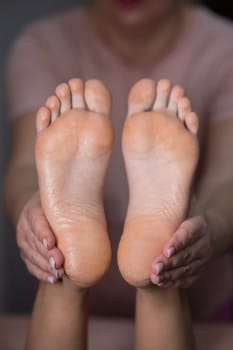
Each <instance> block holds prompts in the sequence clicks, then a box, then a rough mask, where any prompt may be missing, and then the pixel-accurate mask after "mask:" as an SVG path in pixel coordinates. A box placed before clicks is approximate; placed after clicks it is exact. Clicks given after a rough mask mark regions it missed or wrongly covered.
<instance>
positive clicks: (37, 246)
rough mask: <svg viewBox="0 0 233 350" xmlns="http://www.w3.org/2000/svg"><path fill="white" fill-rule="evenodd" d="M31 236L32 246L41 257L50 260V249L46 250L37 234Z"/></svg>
mask: <svg viewBox="0 0 233 350" xmlns="http://www.w3.org/2000/svg"><path fill="white" fill-rule="evenodd" d="M31 235H32V237H31V240H32V245H33V247H34V249H36V250H37V252H38V253H40V255H42V256H43V257H44V258H45V259H47V260H48V249H46V247H45V245H44V244H43V243H42V242H41V241H40V240H39V239H38V237H37V236H36V235H35V233H33V232H32V233H31Z"/></svg>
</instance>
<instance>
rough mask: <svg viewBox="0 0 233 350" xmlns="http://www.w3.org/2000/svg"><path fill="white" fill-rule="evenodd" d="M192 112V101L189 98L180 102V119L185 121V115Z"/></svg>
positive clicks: (184, 98)
mask: <svg viewBox="0 0 233 350" xmlns="http://www.w3.org/2000/svg"><path fill="white" fill-rule="evenodd" d="M191 110H192V107H191V103H190V100H189V99H188V98H187V97H182V98H180V99H179V101H178V117H179V118H180V120H182V121H184V119H185V115H186V114H187V113H190V112H191Z"/></svg>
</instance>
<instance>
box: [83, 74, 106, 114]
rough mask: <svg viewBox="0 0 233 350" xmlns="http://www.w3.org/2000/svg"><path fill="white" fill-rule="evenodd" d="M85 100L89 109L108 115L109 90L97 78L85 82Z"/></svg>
mask: <svg viewBox="0 0 233 350" xmlns="http://www.w3.org/2000/svg"><path fill="white" fill-rule="evenodd" d="M84 95H85V101H86V104H87V107H88V110H89V111H92V112H95V113H98V114H101V115H105V116H110V112H111V104H112V98H111V94H110V92H109V90H108V89H107V88H106V86H105V85H104V84H103V83H102V82H101V81H99V80H88V81H87V82H86V84H85V92H84Z"/></svg>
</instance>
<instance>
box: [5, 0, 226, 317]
mask: <svg viewBox="0 0 233 350" xmlns="http://www.w3.org/2000/svg"><path fill="white" fill-rule="evenodd" d="M83 3H85V1H84V0H82V1H81V0H38V1H35V0H1V3H0V113H1V118H0V179H2V178H3V174H4V171H5V168H6V163H7V159H8V157H9V144H10V133H9V127H8V125H7V112H6V107H5V103H4V65H5V61H6V57H7V53H8V49H9V47H10V45H11V43H12V40H13V39H14V38H15V36H16V35H17V33H18V32H19V30H20V29H21V28H22V26H23V25H24V24H25V23H27V22H28V21H31V20H33V19H36V18H40V17H42V16H44V15H48V14H50V13H52V12H54V11H60V10H62V9H64V8H68V7H71V6H73V5H77V4H83ZM202 3H203V4H204V5H206V6H208V7H209V8H211V9H212V10H213V11H215V12H217V13H219V14H221V15H223V16H225V17H228V18H230V19H233V10H232V4H231V1H229V0H224V1H223V0H218V1H216V0H205V1H202ZM232 40H233V38H232ZM16 177H17V174H16ZM0 209H1V208H0ZM1 212H2V210H0V213H1ZM35 286H36V282H35V280H34V279H33V278H32V277H30V275H29V274H28V272H27V271H26V269H25V268H24V265H23V263H22V262H21V260H20V258H19V254H18V250H17V247H16V244H15V233H14V232H13V231H12V230H11V229H10V228H9V227H8V226H7V224H6V222H5V220H4V218H3V215H0V312H29V311H30V309H31V305H32V301H33V297H34V291H35Z"/></svg>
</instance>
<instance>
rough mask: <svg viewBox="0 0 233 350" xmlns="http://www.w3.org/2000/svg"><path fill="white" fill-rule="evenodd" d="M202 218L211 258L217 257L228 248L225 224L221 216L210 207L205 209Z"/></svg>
mask: <svg viewBox="0 0 233 350" xmlns="http://www.w3.org/2000/svg"><path fill="white" fill-rule="evenodd" d="M203 218H204V220H205V222H206V225H207V228H206V230H207V234H208V235H209V238H210V245H211V250H212V253H211V255H212V257H213V258H217V257H218V256H220V255H221V254H224V253H225V252H226V251H227V249H228V248H229V244H228V242H227V239H226V237H227V235H226V232H227V227H226V224H225V222H224V219H223V218H222V216H221V215H219V214H218V213H216V212H215V211H214V210H212V209H208V210H206V211H205V213H204V214H203Z"/></svg>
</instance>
